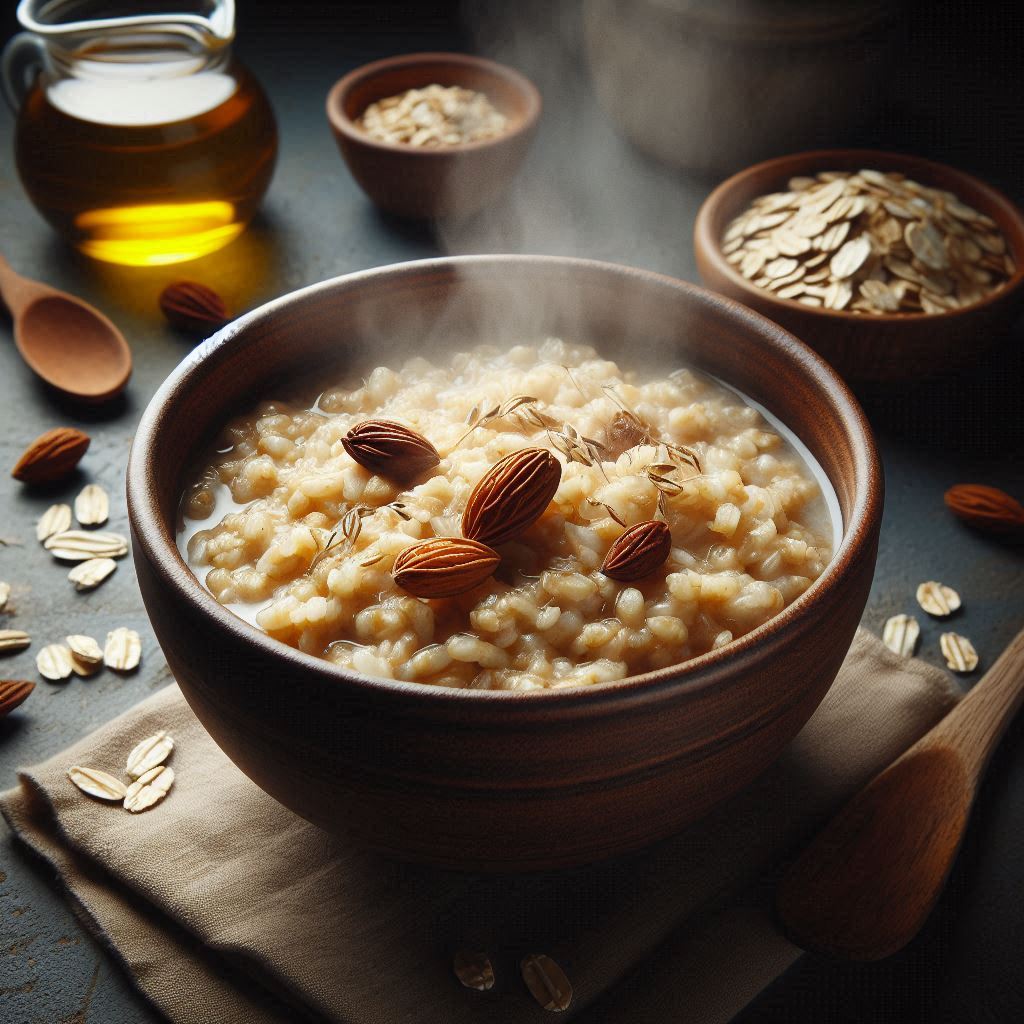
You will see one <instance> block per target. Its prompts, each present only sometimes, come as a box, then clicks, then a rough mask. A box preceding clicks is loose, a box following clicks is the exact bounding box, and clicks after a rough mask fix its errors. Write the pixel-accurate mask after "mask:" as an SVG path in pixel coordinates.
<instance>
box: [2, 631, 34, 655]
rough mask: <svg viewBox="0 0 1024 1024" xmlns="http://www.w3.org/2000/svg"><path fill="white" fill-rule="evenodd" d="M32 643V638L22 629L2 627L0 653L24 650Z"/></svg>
mask: <svg viewBox="0 0 1024 1024" xmlns="http://www.w3.org/2000/svg"><path fill="white" fill-rule="evenodd" d="M30 643H32V638H31V637H30V636H29V635H28V633H25V632H23V631H22V630H20V629H0V654H13V653H14V652H15V651H23V650H24V649H25V648H26V647H28V645H29V644H30Z"/></svg>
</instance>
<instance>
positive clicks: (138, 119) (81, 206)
mask: <svg viewBox="0 0 1024 1024" xmlns="http://www.w3.org/2000/svg"><path fill="white" fill-rule="evenodd" d="M177 63H178V62H170V63H168V65H167V68H168V70H167V72H166V73H165V74H161V73H160V69H159V66H158V65H156V66H155V65H154V63H153V62H148V63H146V64H140V65H133V64H131V63H127V64H122V65H118V66H114V67H111V66H109V65H107V66H103V67H99V66H97V70H96V73H92V72H91V71H90V69H89V68H88V66H87V63H80V64H79V65H78V67H77V68H76V73H75V74H72V75H65V76H61V77H57V78H55V79H50V78H48V76H47V75H46V74H45V73H44V74H42V75H40V76H39V78H38V80H37V82H36V84H35V86H34V87H33V88H32V90H31V91H30V92H29V94H28V95H27V96H26V97H25V101H24V103H23V104H22V107H21V110H20V113H19V115H18V123H17V129H16V154H17V165H18V172H19V174H20V177H21V180H22V183H23V184H24V186H25V190H26V191H27V192H28V195H29V197H30V198H31V200H32V202H33V203H34V204H35V206H36V207H37V208H38V209H39V211H40V212H41V213H42V214H43V216H44V217H46V219H47V220H48V221H49V222H50V223H51V224H52V225H53V226H54V227H55V228H56V229H57V230H58V231H59V232H60V233H61V234H62V235H64V237H66V238H67V239H68V240H69V241H70V242H71V243H72V244H73V245H75V246H77V247H78V248H79V249H80V250H81V251H82V252H84V253H86V254H87V255H89V256H93V257H95V258H97V259H101V260H107V261H110V262H113V263H123V264H129V265H134V266H146V265H155V264H165V263H177V262H180V261H182V260H189V259H194V258H195V257H198V256H203V255H205V254H206V253H209V252H213V251H214V250H215V249H219V248H220V247H221V246H224V245H227V244H228V242H230V241H231V240H232V239H234V238H236V237H237V236H238V235H239V234H240V233H241V232H242V231H243V229H244V228H245V226H246V224H247V223H248V222H249V221H250V220H251V219H252V217H253V215H254V214H255V212H256V208H257V206H258V205H259V201H260V199H261V198H262V196H263V193H264V192H265V191H266V189H267V186H268V185H269V184H270V178H271V175H272V174H273V170H274V162H275V159H276V156H277V129H276V126H275V123H274V115H273V112H272V111H271V108H270V104H269V103H268V101H267V98H266V96H265V95H264V93H263V90H262V88H261V87H260V85H259V83H258V82H257V81H256V79H255V78H254V77H253V76H252V75H251V74H250V73H249V72H248V71H247V70H246V69H245V68H244V67H242V66H241V65H240V64H239V63H238V62H237V61H234V60H229V61H227V62H224V63H222V64H221V66H219V67H217V66H206V67H202V68H200V69H189V70H188V73H180V68H179V67H178V66H177Z"/></svg>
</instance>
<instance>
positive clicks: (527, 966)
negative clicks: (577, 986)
mask: <svg viewBox="0 0 1024 1024" xmlns="http://www.w3.org/2000/svg"><path fill="white" fill-rule="evenodd" d="M519 969H520V971H521V972H522V975H523V981H524V982H525V983H526V987H527V988H528V989H529V990H530V995H532V996H533V998H534V999H536V1000H537V1002H538V1003H539V1004H540V1005H541V1006H542V1007H543V1008H544V1009H545V1010H551V1011H552V1012H554V1013H559V1012H561V1011H562V1010H565V1009H568V1007H569V1004H570V1003H571V1002H572V985H570V984H569V979H568V978H567V977H566V976H565V971H563V970H562V968H561V967H559V966H558V964H556V963H555V961H554V960H552V959H551V957H549V956H545V954H543V953H531V954H530V955H529V956H526V957H524V958H523V960H522V962H521V963H520V965H519Z"/></svg>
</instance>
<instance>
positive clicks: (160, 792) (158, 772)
mask: <svg viewBox="0 0 1024 1024" xmlns="http://www.w3.org/2000/svg"><path fill="white" fill-rule="evenodd" d="M173 785H174V769H173V768H167V767H165V766H164V765H157V766H156V767H155V768H150V769H149V771H148V772H146V773H145V774H144V775H141V776H140V777H139V778H138V779H136V780H135V781H134V782H133V783H132V784H131V785H130V786H129V787H128V789H127V790H126V791H125V794H124V807H125V810H127V811H131V812H132V814H138V813H139V812H140V811H145V810H146V809H148V808H150V807H152V806H153V805H154V804H157V803H159V802H160V801H161V800H163V798H164V797H165V796H167V793H168V792H169V791H170V788H171V786H173Z"/></svg>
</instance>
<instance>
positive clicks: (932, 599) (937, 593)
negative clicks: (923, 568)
mask: <svg viewBox="0 0 1024 1024" xmlns="http://www.w3.org/2000/svg"><path fill="white" fill-rule="evenodd" d="M917 603H918V604H919V605H920V606H921V607H922V608H923V609H924V610H925V611H926V612H927V613H928V614H929V615H934V616H936V618H940V619H944V618H945V617H946V616H947V615H952V613H953V612H955V611H956V610H957V608H959V607H960V595H959V594H958V593H957V592H956V591H955V590H954V589H953V588H952V587H947V586H944V585H943V584H942V583H936V582H935V581H934V580H929V581H928V582H927V583H922V584H921V585H920V586H919V587H918V588H917Z"/></svg>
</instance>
